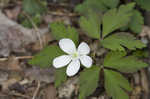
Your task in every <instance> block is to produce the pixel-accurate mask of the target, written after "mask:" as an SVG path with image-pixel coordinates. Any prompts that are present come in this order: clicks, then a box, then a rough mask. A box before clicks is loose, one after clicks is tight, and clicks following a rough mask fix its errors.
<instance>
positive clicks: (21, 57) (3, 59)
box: [0, 56, 33, 61]
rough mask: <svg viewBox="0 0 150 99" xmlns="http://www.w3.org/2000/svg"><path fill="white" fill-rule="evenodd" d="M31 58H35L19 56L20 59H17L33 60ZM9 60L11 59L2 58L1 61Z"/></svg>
mask: <svg viewBox="0 0 150 99" xmlns="http://www.w3.org/2000/svg"><path fill="white" fill-rule="evenodd" d="M31 58H33V56H18V57H16V59H19V60H21V59H31ZM8 59H9V58H0V61H6V60H8Z"/></svg>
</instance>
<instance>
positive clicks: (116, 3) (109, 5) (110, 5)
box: [99, 0, 120, 8]
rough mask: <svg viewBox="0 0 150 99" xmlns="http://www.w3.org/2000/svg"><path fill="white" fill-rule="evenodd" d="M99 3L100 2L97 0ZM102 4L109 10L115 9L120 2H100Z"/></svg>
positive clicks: (112, 0)
mask: <svg viewBox="0 0 150 99" xmlns="http://www.w3.org/2000/svg"><path fill="white" fill-rule="evenodd" d="M99 1H101V0H99ZM102 2H103V4H104V5H105V6H106V7H109V8H116V7H117V5H118V4H119V2H120V0H102Z"/></svg>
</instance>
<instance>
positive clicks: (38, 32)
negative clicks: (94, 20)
mask: <svg viewBox="0 0 150 99" xmlns="http://www.w3.org/2000/svg"><path fill="white" fill-rule="evenodd" d="M23 14H24V15H25V16H26V17H27V18H28V19H29V21H30V22H31V24H32V26H33V27H34V29H35V31H36V32H37V36H38V38H39V41H40V48H41V49H42V48H43V42H42V40H41V35H40V34H41V33H40V31H39V29H38V27H37V26H36V24H35V23H34V22H33V21H32V19H31V17H30V16H29V15H28V14H26V13H25V12H23Z"/></svg>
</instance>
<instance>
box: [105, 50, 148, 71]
mask: <svg viewBox="0 0 150 99" xmlns="http://www.w3.org/2000/svg"><path fill="white" fill-rule="evenodd" d="M146 66H148V65H147V64H146V63H144V62H142V61H140V60H138V59H137V58H136V57H135V56H126V53H125V52H110V53H108V54H107V56H106V57H105V59H104V67H109V68H113V69H117V70H119V71H121V72H125V73H133V72H136V71H137V70H139V69H141V68H144V67H146Z"/></svg>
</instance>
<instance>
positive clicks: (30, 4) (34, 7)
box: [23, 0, 46, 15]
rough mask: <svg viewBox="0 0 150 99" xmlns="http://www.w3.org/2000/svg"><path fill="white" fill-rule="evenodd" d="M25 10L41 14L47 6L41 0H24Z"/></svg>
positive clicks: (29, 12)
mask: <svg viewBox="0 0 150 99" xmlns="http://www.w3.org/2000/svg"><path fill="white" fill-rule="evenodd" d="M23 10H24V11H25V12H26V13H28V14H31V15H33V14H40V13H43V12H45V11H46V6H45V5H44V4H43V3H42V2H41V1H39V0H23Z"/></svg>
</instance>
